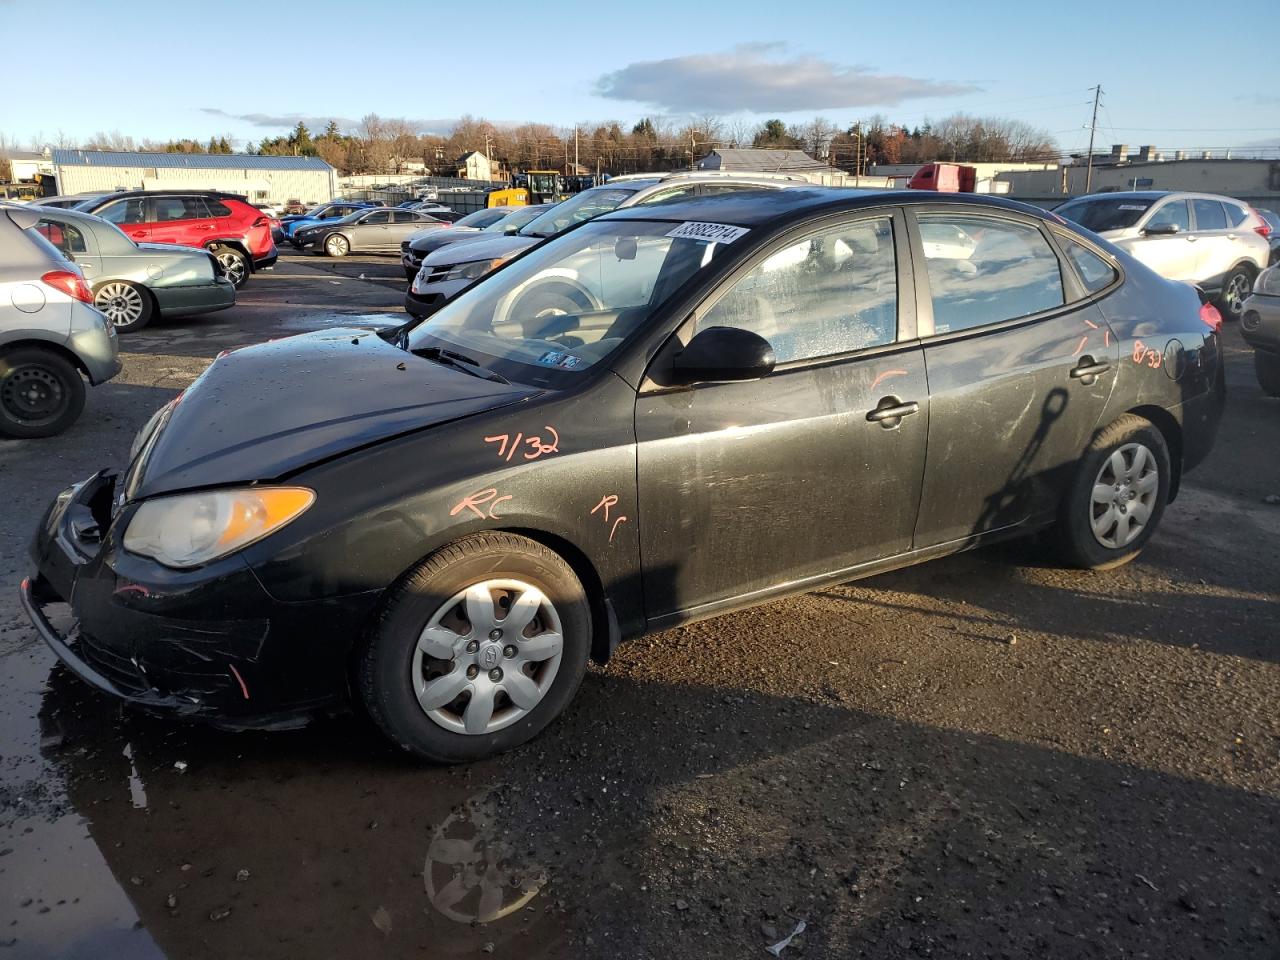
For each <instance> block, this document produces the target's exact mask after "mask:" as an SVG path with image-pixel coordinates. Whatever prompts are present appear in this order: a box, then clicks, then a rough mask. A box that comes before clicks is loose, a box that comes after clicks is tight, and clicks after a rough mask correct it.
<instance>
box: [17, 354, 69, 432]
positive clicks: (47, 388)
mask: <svg viewBox="0 0 1280 960" xmlns="http://www.w3.org/2000/svg"><path fill="white" fill-rule="evenodd" d="M83 409H84V381H83V380H81V379H80V371H78V370H77V369H76V368H75V367H74V366H72V365H71V363H70V362H69V361H68V360H66V359H65V358H64V357H62V356H60V355H59V354H56V353H54V352H53V351H51V350H44V349H41V348H40V347H21V348H19V349H16V350H10V351H8V352H7V353H3V354H0V435H2V436H6V437H18V438H32V437H52V436H54V435H55V434H58V433H62V431H64V430H66V429H67V428H68V427H70V426H71V425H72V424H73V423H75V422H76V420H77V418H78V417H79V416H80V411H81V410H83Z"/></svg>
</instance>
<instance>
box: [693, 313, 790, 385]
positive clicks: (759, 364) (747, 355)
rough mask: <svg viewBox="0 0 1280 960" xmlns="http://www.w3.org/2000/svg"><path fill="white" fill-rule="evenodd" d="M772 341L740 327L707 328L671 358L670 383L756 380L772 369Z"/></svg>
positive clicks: (773, 357)
mask: <svg viewBox="0 0 1280 960" xmlns="http://www.w3.org/2000/svg"><path fill="white" fill-rule="evenodd" d="M776 363H777V357H776V356H775V355H774V352H773V344H771V343H770V342H769V341H768V340H766V339H765V338H764V337H762V336H760V335H759V334H756V333H752V332H751V331H750V330H743V329H741V328H740V327H707V328H706V329H705V330H703V331H701V332H700V333H697V334H695V335H694V338H693V339H692V340H690V341H689V343H688V345H687V346H686V347H685V348H684V349H683V350H681V351H680V352H679V353H677V354H676V355H675V356H674V357H672V360H671V373H672V382H673V385H678V386H687V385H689V384H693V383H725V382H732V381H739V380H759V379H760V378H761V377H767V376H768V375H769V374H771V373H772V372H773V367H774V364H776Z"/></svg>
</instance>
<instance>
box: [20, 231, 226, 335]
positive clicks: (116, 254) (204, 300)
mask: <svg viewBox="0 0 1280 960" xmlns="http://www.w3.org/2000/svg"><path fill="white" fill-rule="evenodd" d="M39 215H40V222H39V223H38V224H37V225H36V230H38V231H39V232H40V233H41V234H42V235H43V236H44V238H45V239H46V240H48V241H49V242H50V243H52V244H53V245H54V246H55V247H57V248H58V249H59V250H60V251H61V252H62V253H63V255H64V256H66V257H67V259H69V260H74V261H75V262H76V264H77V265H78V266H79V267H80V270H81V271H82V272H83V274H84V277H85V281H86V282H87V283H88V284H89V288H90V290H92V291H93V305H94V306H95V307H97V308H98V309H99V310H100V311H102V313H104V314H105V315H106V317H107V319H108V320H110V321H111V323H112V324H114V326H115V328H116V330H117V332H119V333H124V332H126V331H130V330H138V329H140V328H142V327H145V326H146V325H147V323H148V322H149V321H150V320H151V318H152V316H154V315H155V314H157V313H158V314H160V315H161V316H166V317H170V316H172V317H179V316H191V315H194V314H200V313H211V312H212V311H214V310H225V309H226V308H227V307H232V306H235V302H236V288H235V285H234V284H232V282H231V281H230V280H228V279H227V278H226V277H224V276H222V266H221V264H219V263H218V260H217V258H215V257H214V255H213V254H212V253H211V252H209V251H208V250H201V249H200V248H198V247H177V246H172V245H169V244H160V243H135V242H134V241H133V240H131V239H129V237H127V236H126V235H125V233H124V231H123V230H121V229H120V228H119V227H117V226H116V225H115V224H114V223H111V222H109V221H107V220H103V219H102V218H101V217H95V216H93V215H92V214H89V213H81V212H80V211H78V210H59V209H52V208H40V209H39Z"/></svg>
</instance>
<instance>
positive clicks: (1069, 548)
mask: <svg viewBox="0 0 1280 960" xmlns="http://www.w3.org/2000/svg"><path fill="white" fill-rule="evenodd" d="M1141 451H1145V456H1144V455H1143V454H1142V453H1141ZM1172 476H1173V471H1172V465H1171V462H1170V460H1169V448H1168V445H1167V444H1166V443H1165V439H1164V435H1163V434H1162V433H1161V432H1160V431H1159V429H1158V428H1157V427H1156V426H1155V424H1153V423H1152V422H1151V421H1149V420H1144V419H1143V418H1142V417H1138V416H1135V415H1133V414H1125V415H1124V416H1122V417H1120V418H1119V419H1118V420H1116V421H1115V422H1114V423H1112V424H1111V425H1110V426H1109V427H1107V428H1106V429H1105V430H1103V431H1102V432H1101V433H1099V434H1098V435H1097V436H1096V437H1095V438H1094V439H1093V442H1092V443H1090V444H1089V446H1088V448H1087V449H1086V450H1085V452H1084V455H1083V456H1082V457H1081V458H1080V462H1079V465H1078V466H1077V467H1076V475H1075V479H1074V480H1073V481H1072V484H1071V490H1070V491H1069V493H1068V495H1067V497H1066V498H1065V500H1064V501H1063V504H1062V513H1061V515H1060V516H1059V519H1058V528H1057V533H1058V541H1059V547H1060V552H1061V553H1062V555H1063V559H1065V560H1066V561H1067V562H1068V563H1070V564H1071V565H1072V566H1076V567H1081V568H1083V569H1085V570H1110V569H1112V568H1113V567H1118V566H1121V565H1122V564H1126V563H1128V562H1129V561H1130V560H1132V559H1133V558H1134V557H1136V556H1137V555H1138V554H1139V553H1140V552H1141V551H1142V548H1143V546H1144V545H1145V544H1146V542H1147V541H1148V540H1149V539H1151V535H1152V534H1153V533H1155V530H1156V528H1157V527H1158V526H1159V525H1160V519H1161V518H1162V517H1163V516H1164V508H1165V505H1166V504H1167V503H1168V502H1169V481H1170V480H1171V479H1172ZM1095 498H1096V499H1095ZM1139 508H1141V513H1139ZM1139 518H1141V519H1139ZM1113 524H1114V525H1113ZM1138 524H1140V525H1138ZM1095 531H1097V532H1095Z"/></svg>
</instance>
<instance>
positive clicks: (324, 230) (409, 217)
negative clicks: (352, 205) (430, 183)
mask: <svg viewBox="0 0 1280 960" xmlns="http://www.w3.org/2000/svg"><path fill="white" fill-rule="evenodd" d="M432 224H434V225H435V228H436V229H441V230H443V229H444V228H445V226H446V224H445V223H444V221H443V220H436V219H435V218H433V217H429V216H427V215H426V214H425V213H418V212H417V211H414V210H397V209H395V208H394V207H379V208H378V209H376V210H357V211H356V212H355V213H353V214H351V216H349V217H344V218H343V219H341V220H338V221H336V222H333V223H323V224H318V225H316V226H314V227H307V228H305V229H303V230H297V231H295V232H294V236H293V240H294V243H295V244H296V245H297V246H298V247H310V246H314V247H315V250H316V252H317V253H323V254H324V255H325V256H329V257H345V256H346V255H347V254H348V253H362V252H378V253H385V252H388V251H398V250H399V249H400V241H401V240H403V239H405V238H406V237H408V236H410V235H412V234H414V233H417V232H418V231H419V230H422V229H424V228H425V227H428V226H430V225H432Z"/></svg>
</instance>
